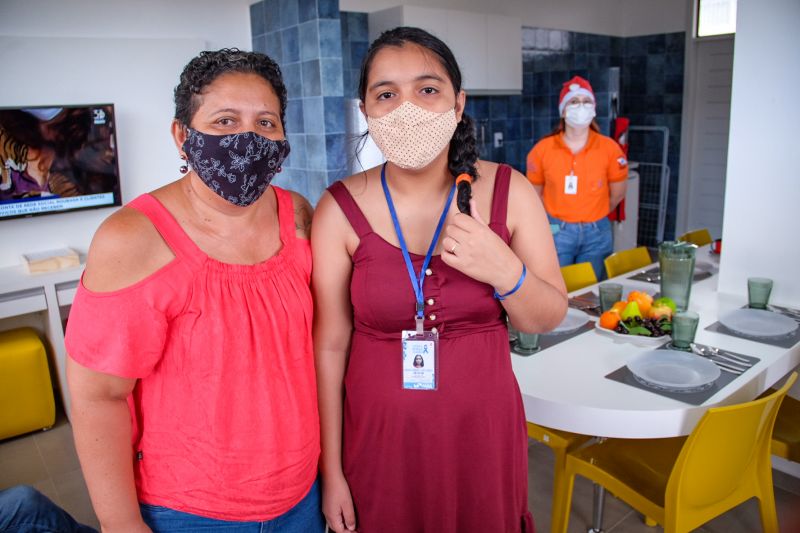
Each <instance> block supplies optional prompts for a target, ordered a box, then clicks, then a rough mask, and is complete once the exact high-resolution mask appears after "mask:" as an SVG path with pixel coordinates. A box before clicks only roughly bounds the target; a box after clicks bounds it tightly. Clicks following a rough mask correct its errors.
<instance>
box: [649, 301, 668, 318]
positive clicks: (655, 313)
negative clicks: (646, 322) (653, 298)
mask: <svg viewBox="0 0 800 533" xmlns="http://www.w3.org/2000/svg"><path fill="white" fill-rule="evenodd" d="M672 313H673V309H672V308H671V307H670V306H668V305H666V304H662V305H654V306H653V307H651V308H650V318H652V319H654V320H656V319H659V318H662V317H666V318H667V319H671V318H672Z"/></svg>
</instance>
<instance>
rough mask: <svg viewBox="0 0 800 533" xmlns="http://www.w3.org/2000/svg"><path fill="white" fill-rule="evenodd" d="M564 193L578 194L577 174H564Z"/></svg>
mask: <svg viewBox="0 0 800 533" xmlns="http://www.w3.org/2000/svg"><path fill="white" fill-rule="evenodd" d="M564 194H578V176H576V175H575V174H572V173H570V174H567V175H566V176H564Z"/></svg>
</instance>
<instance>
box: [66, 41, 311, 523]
mask: <svg viewBox="0 0 800 533" xmlns="http://www.w3.org/2000/svg"><path fill="white" fill-rule="evenodd" d="M285 109H286V89H285V87H284V84H283V81H282V79H281V75H280V70H279V69H278V66H277V64H276V63H275V62H274V61H272V60H271V59H270V58H268V57H267V56H265V55H263V54H257V53H251V52H241V51H238V50H235V49H234V50H231V49H224V50H220V51H216V52H203V53H201V54H200V55H199V56H197V57H196V58H194V59H192V60H191V61H190V62H189V64H188V65H187V66H186V68H185V69H184V71H183V73H182V74H181V77H180V83H179V84H178V86H177V87H176V89H175V120H174V121H173V124H172V135H173V138H174V139H175V144H176V146H177V149H178V152H179V154H181V156H182V157H183V158H184V159H186V160H187V163H188V166H184V167H183V168H182V169H181V171H182V172H184V173H185V175H184V176H183V177H182V178H180V179H178V180H177V181H175V182H173V183H170V184H168V185H166V186H164V187H162V188H160V189H157V190H155V191H153V192H151V193H149V194H144V195H142V196H139V197H138V198H136V199H135V200H133V201H132V202H130V203H129V204H128V205H127V206H125V207H123V208H122V209H120V210H119V211H118V212H116V213H114V214H113V215H112V216H111V217H109V218H108V220H106V221H105V222H104V223H103V224H102V226H101V227H100V229H99V230H98V231H97V234H96V235H95V237H94V240H93V241H92V245H91V248H90V250H89V258H88V261H87V265H86V272H85V273H84V276H83V279H82V282H81V285H80V287H79V289H78V293H77V294H76V297H75V302H74V304H73V307H72V311H71V314H70V317H69V327H68V331H67V339H66V342H67V350H68V352H69V356H70V357H69V359H68V367H67V374H68V380H69V387H70V391H71V395H72V423H73V429H74V434H75V442H76V446H77V449H78V455H79V457H80V460H81V467H82V468H83V472H84V476H85V478H86V482H87V485H88V488H89V493H90V496H91V498H92V503H93V505H94V509H95V511H96V513H97V516H98V518H99V520H100V524H101V525H102V528H103V531H105V532H107V533H111V532H116V531H120V532H126V533H130V532H138V531H150V530H152V531H200V530H204V531H205V530H213V531H228V530H229V529H235V530H236V531H251V530H252V531H262V530H263V529H261V528H262V527H264V526H265V525H266V526H267V527H272V528H274V529H275V530H280V531H291V532H294V531H297V532H300V531H303V532H305V531H321V530H322V528H323V521H322V515H321V514H320V503H319V498H320V496H319V491H318V487H317V482H316V475H317V459H318V456H319V428H318V424H319V421H318V414H317V403H316V383H315V377H314V366H313V351H312V344H311V323H312V302H311V294H310V289H309V281H310V276H311V253H310V245H309V242H308V238H309V235H308V233H309V224H310V215H311V208H310V206H309V204H308V202H306V200H305V199H304V198H302V197H301V196H299V195H297V194H295V193H292V192H289V191H285V190H283V189H280V188H278V187H275V186H270V180H272V178H273V177H274V176H275V175H276V174H277V173H278V172H279V171H280V169H281V163H282V161H283V160H284V158H285V157H286V156H287V155H288V153H289V145H288V143H287V141H286V140H285V138H286V133H285V131H284V127H283V123H284V120H283V119H284V112H285ZM248 528H249V529H248Z"/></svg>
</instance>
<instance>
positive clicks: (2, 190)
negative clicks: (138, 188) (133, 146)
mask: <svg viewBox="0 0 800 533" xmlns="http://www.w3.org/2000/svg"><path fill="white" fill-rule="evenodd" d="M113 128H114V123H113V105H111V104H109V105H96V106H61V107H21V108H3V109H0V165H2V166H0V218H9V217H14V216H26V215H31V214H45V213H48V212H63V211H68V210H72V209H80V208H86V207H102V206H103V205H119V175H118V168H117V160H116V159H117V158H116V147H115V134H114V130H113ZM93 195H94V196H93ZM97 195H102V196H103V198H102V199H100V198H99V197H98V196H97ZM76 197H86V198H85V199H83V200H68V199H70V198H76ZM59 199H63V200H59ZM31 201H36V202H37V203H36V204H31V203H30V202H31ZM20 202H24V204H23V203H20ZM11 204H14V205H13V206H12V205H11Z"/></svg>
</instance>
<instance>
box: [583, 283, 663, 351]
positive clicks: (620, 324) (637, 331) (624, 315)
mask: <svg viewBox="0 0 800 533" xmlns="http://www.w3.org/2000/svg"><path fill="white" fill-rule="evenodd" d="M674 312H675V302H674V301H673V300H671V299H670V298H659V299H657V300H653V297H652V296H650V295H649V294H647V293H646V292H643V291H631V292H630V293H629V294H628V297H627V300H626V301H619V302H616V303H615V304H614V305H613V306H612V307H611V309H609V310H608V311H606V312H604V313H603V314H602V315H600V320H598V321H597V326H598V329H600V330H601V331H608V332H610V333H614V334H615V335H617V336H619V337H623V338H624V337H635V338H644V339H664V338H668V337H669V335H670V332H671V331H672V314H673V313H674ZM658 342H660V340H659V341H658Z"/></svg>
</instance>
